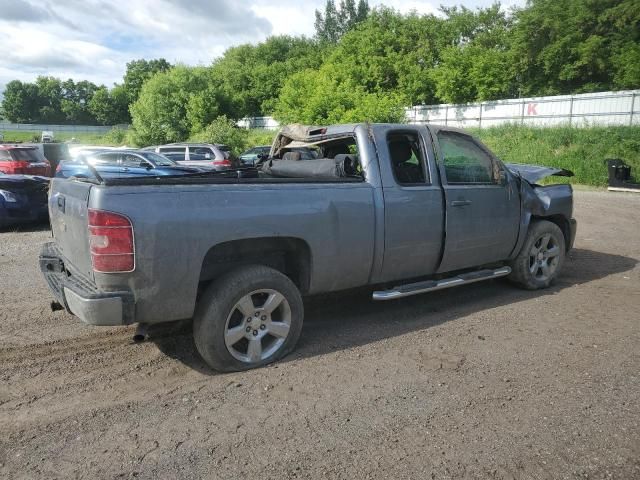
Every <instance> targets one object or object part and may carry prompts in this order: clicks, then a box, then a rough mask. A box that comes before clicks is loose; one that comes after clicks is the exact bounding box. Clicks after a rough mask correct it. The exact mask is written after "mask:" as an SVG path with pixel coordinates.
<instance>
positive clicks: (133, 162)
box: [122, 154, 147, 168]
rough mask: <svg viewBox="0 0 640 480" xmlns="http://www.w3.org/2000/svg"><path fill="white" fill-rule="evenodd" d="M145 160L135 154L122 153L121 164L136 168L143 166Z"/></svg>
mask: <svg viewBox="0 0 640 480" xmlns="http://www.w3.org/2000/svg"><path fill="white" fill-rule="evenodd" d="M146 163H147V162H145V161H144V160H142V158H140V157H138V156H137V155H131V154H126V155H122V166H123V167H127V168H136V167H140V166H145V164H146Z"/></svg>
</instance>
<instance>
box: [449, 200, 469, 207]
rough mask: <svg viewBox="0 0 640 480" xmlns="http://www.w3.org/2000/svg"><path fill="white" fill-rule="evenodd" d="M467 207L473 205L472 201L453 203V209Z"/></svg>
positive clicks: (455, 201) (456, 201)
mask: <svg viewBox="0 0 640 480" xmlns="http://www.w3.org/2000/svg"><path fill="white" fill-rule="evenodd" d="M465 205H471V200H454V201H453V202H451V206H452V207H464V206H465Z"/></svg>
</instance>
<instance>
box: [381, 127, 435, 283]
mask: <svg viewBox="0 0 640 480" xmlns="http://www.w3.org/2000/svg"><path fill="white" fill-rule="evenodd" d="M375 135H376V137H375V142H376V148H377V150H378V157H379V160H380V161H379V163H380V170H381V176H382V186H383V193H384V232H385V234H384V259H383V265H382V276H381V279H382V281H392V280H400V279H408V278H413V277H420V276H424V275H429V274H431V273H434V272H435V271H436V269H437V268H438V263H439V260H440V255H441V253H442V237H443V224H444V219H443V212H444V206H443V197H442V191H441V189H440V186H439V183H438V175H437V172H436V170H435V161H434V157H433V148H432V144H431V139H430V137H429V135H428V133H427V130H426V128H425V127H423V126H414V125H403V126H401V127H397V126H389V127H387V128H383V127H380V128H376V130H375Z"/></svg>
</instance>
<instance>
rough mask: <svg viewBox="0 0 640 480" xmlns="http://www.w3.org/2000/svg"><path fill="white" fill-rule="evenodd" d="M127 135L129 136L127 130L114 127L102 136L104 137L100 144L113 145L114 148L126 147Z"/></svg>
mask: <svg viewBox="0 0 640 480" xmlns="http://www.w3.org/2000/svg"><path fill="white" fill-rule="evenodd" d="M128 135H129V131H128V130H125V129H123V128H119V127H114V128H112V129H111V130H109V131H108V132H107V133H105V134H104V136H103V137H102V139H101V143H105V144H107V145H115V146H121V145H126V144H127V140H128V139H129V137H128Z"/></svg>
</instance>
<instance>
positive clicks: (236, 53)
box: [212, 35, 323, 119]
mask: <svg viewBox="0 0 640 480" xmlns="http://www.w3.org/2000/svg"><path fill="white" fill-rule="evenodd" d="M322 54H323V50H322V49H321V48H318V46H317V44H316V43H315V42H314V41H312V40H310V39H307V38H305V37H299V38H295V37H289V36H285V35H283V36H274V37H269V38H268V39H267V40H266V41H264V42H262V43H259V44H258V45H248V44H246V45H239V46H237V47H232V48H230V49H228V50H227V51H226V52H225V53H224V55H223V56H222V57H221V58H219V59H218V60H216V61H215V62H214V63H213V65H212V81H213V82H214V83H215V84H216V85H217V86H218V88H219V89H220V91H221V93H222V95H223V96H224V97H225V98H226V99H227V100H228V102H229V103H228V108H227V109H226V113H227V115H228V116H229V117H231V118H236V119H237V118H241V117H245V116H259V115H263V114H269V113H271V111H272V110H273V106H274V103H275V100H276V99H277V97H278V95H279V93H280V89H281V88H282V84H283V83H284V82H285V81H286V79H287V78H288V77H289V76H291V75H293V74H294V73H296V72H299V71H301V70H304V69H305V68H309V67H314V68H317V67H319V66H320V64H321V63H322Z"/></svg>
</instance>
